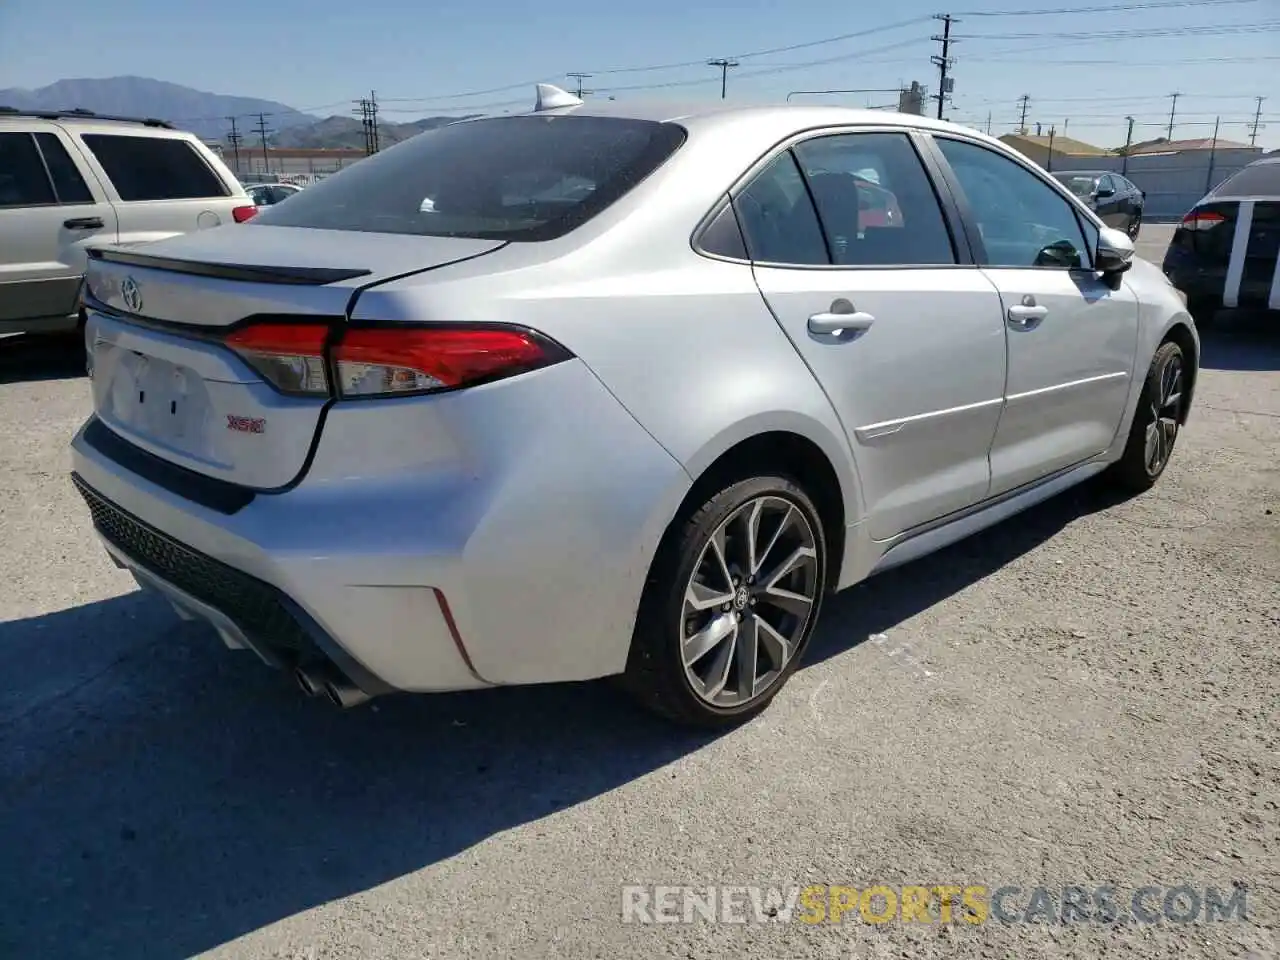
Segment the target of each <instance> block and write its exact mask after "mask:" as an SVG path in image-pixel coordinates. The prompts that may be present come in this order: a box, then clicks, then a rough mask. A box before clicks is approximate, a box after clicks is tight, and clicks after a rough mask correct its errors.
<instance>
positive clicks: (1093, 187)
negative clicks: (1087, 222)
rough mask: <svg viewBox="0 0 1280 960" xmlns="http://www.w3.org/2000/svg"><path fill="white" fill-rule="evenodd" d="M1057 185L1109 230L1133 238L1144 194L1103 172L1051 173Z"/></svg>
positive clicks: (1069, 171) (1118, 176)
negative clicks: (1119, 231)
mask: <svg viewBox="0 0 1280 960" xmlns="http://www.w3.org/2000/svg"><path fill="white" fill-rule="evenodd" d="M1053 175H1054V176H1055V177H1057V178H1058V181H1059V182H1060V183H1062V184H1063V186H1065V187H1066V188H1067V189H1068V190H1070V191H1071V192H1072V193H1074V194H1075V195H1076V196H1077V197H1079V198H1080V199H1081V200H1083V201H1084V202H1085V203H1087V204H1088V205H1089V206H1090V208H1092V210H1093V212H1094V213H1096V214H1097V215H1098V216H1099V217H1101V218H1102V221H1103V222H1104V223H1105V224H1106V225H1107V226H1109V227H1115V228H1116V229H1117V230H1123V231H1125V233H1127V234H1129V236H1130V237H1134V238H1136V237H1137V236H1138V231H1139V230H1140V229H1141V228H1142V208H1143V207H1144V206H1145V205H1146V200H1147V194H1146V192H1145V191H1143V190H1139V189H1138V188H1137V187H1135V186H1134V185H1133V184H1132V183H1131V182H1130V181H1129V180H1126V179H1125V178H1124V177H1122V176H1120V174H1118V173H1108V172H1107V171H1106V170H1065V171H1062V172H1056V171H1055V172H1054V174H1053Z"/></svg>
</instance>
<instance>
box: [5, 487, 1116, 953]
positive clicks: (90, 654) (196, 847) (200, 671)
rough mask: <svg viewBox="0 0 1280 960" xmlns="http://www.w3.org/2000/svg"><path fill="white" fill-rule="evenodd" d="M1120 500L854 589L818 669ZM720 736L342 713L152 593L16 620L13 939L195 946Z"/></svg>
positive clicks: (545, 811) (91, 948)
mask: <svg viewBox="0 0 1280 960" xmlns="http://www.w3.org/2000/svg"><path fill="white" fill-rule="evenodd" d="M1111 502H1114V501H1113V500H1111V499H1109V498H1108V497H1106V496H1104V495H1102V494H1100V493H1098V492H1096V491H1095V488H1094V487H1092V486H1088V487H1085V488H1081V489H1079V490H1077V491H1072V492H1068V493H1066V494H1064V495H1062V496H1060V497H1057V498H1055V499H1053V500H1051V501H1049V502H1047V503H1045V504H1043V505H1041V506H1039V507H1037V508H1034V509H1033V510H1031V511H1028V512H1027V513H1025V514H1023V515H1022V517H1021V518H1019V519H1018V520H1017V521H1016V522H1014V523H1007V524H1003V525H1000V526H998V527H996V528H993V529H991V530H989V531H987V532H985V533H982V534H979V535H977V536H976V537H973V538H970V539H969V540H967V541H964V542H963V543H961V544H957V545H955V546H953V547H951V548H948V549H947V550H945V551H943V552H941V553H939V554H936V555H934V556H933V557H929V558H925V559H923V560H921V561H918V562H916V563H914V564H911V565H910V566H907V567H903V568H900V569H898V570H896V571H889V572H887V573H885V574H882V575H880V576H878V577H876V578H873V579H872V580H871V581H868V582H867V583H866V584H864V585H861V586H859V587H855V588H854V589H853V590H851V591H848V592H846V593H843V594H841V595H840V596H839V597H837V598H834V599H833V601H832V602H831V604H830V605H829V606H828V607H827V610H826V613H825V616H824V619H823V622H822V624H821V626H820V627H819V630H818V633H817V634H816V635H815V638H814V643H813V644H812V646H811V648H810V654H809V656H808V658H807V665H813V664H815V663H820V662H822V661H825V660H827V659H829V658H831V657H833V656H835V655H837V654H839V653H844V652H847V651H849V650H851V649H852V648H854V647H856V646H857V645H858V644H860V643H861V642H863V641H864V640H866V639H867V637H868V636H869V635H871V634H876V633H881V632H885V631H888V630H891V629H893V627H894V626H895V625H896V624H899V623H901V622H902V621H904V620H906V619H907V618H909V617H911V616H914V615H915V614H917V613H919V612H921V611H923V610H925V609H927V608H929V607H931V606H933V605H934V604H936V603H939V602H940V601H942V600H944V599H946V598H947V597H949V596H951V595H952V594H953V593H955V592H957V591H959V590H961V589H963V588H965V587H966V586H968V585H970V584H972V583H974V582H975V581H977V580H979V579H981V578H982V577H985V576H986V575H988V574H989V573H991V572H993V571H994V570H996V569H998V568H999V567H1000V566H1002V565H1003V564H1005V563H1008V562H1009V561H1010V560H1012V559H1014V558H1015V557H1017V556H1020V555H1021V554H1024V553H1026V552H1027V551H1029V550H1032V549H1033V548H1035V547H1036V546H1038V545H1039V544H1041V543H1042V542H1043V541H1045V540H1046V539H1048V538H1049V537H1052V536H1053V535H1054V534H1055V533H1057V532H1058V531H1059V530H1061V529H1062V528H1063V527H1064V526H1066V525H1067V524H1069V523H1071V522H1072V521H1073V520H1075V519H1077V518H1078V517H1080V516H1082V515H1083V514H1085V513H1088V512H1092V511H1093V510H1096V509H1101V508H1102V507H1105V506H1106V505H1107V504H1108V503H1111ZM784 696H785V694H784ZM375 707H376V709H374V708H375ZM713 739H714V736H713V735H710V734H701V733H690V732H687V731H682V730H679V729H676V728H672V727H669V726H667V725H665V724H663V723H661V722H658V721H655V720H652V719H650V718H649V717H648V716H647V715H644V714H641V713H640V712H638V711H637V710H636V709H634V708H632V707H631V706H630V705H629V704H628V703H626V702H625V701H624V700H622V699H621V698H620V697H619V696H618V695H617V693H616V692H615V690H614V688H613V687H612V686H611V685H610V684H609V683H607V682H601V683H587V684H566V685H555V686H546V687H534V688H511V689H506V690H494V691H485V692H482V693H470V694H450V695H438V696H424V697H400V698H388V699H385V700H379V701H376V702H375V703H374V704H370V705H366V706H364V707H361V708H359V709H357V710H353V711H350V712H347V713H341V712H339V711H337V710H335V709H334V708H332V707H330V706H329V705H328V704H326V703H324V702H322V701H320V700H306V699H304V698H302V697H301V696H300V695H299V694H298V693H297V692H296V691H295V690H294V688H293V687H292V686H291V685H290V684H289V683H288V682H287V681H286V680H285V679H284V678H283V677H282V676H280V675H278V674H276V673H274V672H273V671H270V670H267V669H265V668H264V667H262V666H260V665H259V664H258V663H257V662H256V661H254V660H253V659H252V658H251V657H250V656H249V655H248V654H231V653H228V652H227V651H225V650H224V649H222V648H221V646H220V645H219V644H218V642H217V641H216V639H215V638H214V637H213V636H212V635H211V633H210V632H209V631H208V630H206V629H204V628H202V627H198V626H196V625H193V624H188V623H184V622H181V621H179V620H177V618H176V617H175V616H174V614H173V613H172V612H171V610H170V609H169V608H168V607H167V605H165V604H163V603H162V602H160V601H159V600H157V599H154V598H153V597H151V596H150V595H147V594H143V593H139V592H135V593H130V594H126V595H124V596H121V597H117V598H114V599H110V600H104V601H100V602H96V603H91V604H86V605H83V606H79V607H75V608H71V609H67V610H62V611H59V612H56V613H50V614H46V615H43V616H38V617H32V618H29V619H25V620H19V621H14V622H10V623H6V624H0V849H3V850H4V851H5V852H6V854H7V857H6V860H7V863H8V869H7V870H5V871H3V873H0V903H3V904H4V908H3V910H0V955H12V956H33V957H34V956H48V957H59V958H60V960H72V958H77V957H85V958H89V957H92V958H95V960H102V958H106V957H114V956H120V957H130V958H132V957H139V956H155V957H178V956H191V955H193V954H197V953H200V952H202V951H205V950H209V949H211V948H213V947H216V946H218V945H220V944H224V943H227V942H229V941H231V940H234V939H235V938H237V937H239V936H242V935H244V934H246V933H249V932H250V931H253V930H256V929H258V928H261V927H263V926H266V925H268V924H271V923H273V922H275V921H278V920H282V919H284V918H287V917H290V916H292V915H294V914H297V913H299V912H301V911H305V910H308V909H310V908H313V907H316V906H318V905H321V904H324V903H327V902H329V901H333V900H336V899H339V898H343V897H346V896H348V895H350V894H354V893H359V892H361V891H364V890H368V889H370V888H372V887H375V886H377V885H379V884H382V883H385V882H387V881H390V880H394V879H396V878H398V877H402V876H404V875H406V874H410V873H413V872H414V871H418V870H420V869H422V868H423V867H426V866H428V865H431V864H433V863H437V862H439V861H441V860H443V859H446V858H449V857H452V856H454V855H457V854H460V853H463V852H464V851H466V850H467V849H468V848H469V847H472V846H473V845H475V844H477V843H480V842H481V841H484V840H485V839H487V838H489V837H491V836H493V835H495V834H497V833H499V832H501V831H504V830H507V829H510V828H512V827H516V826H519V825H521V824H527V823H531V822H535V821H537V820H539V819H542V818H544V817H548V816H552V815H554V814H556V813H557V812H558V811H562V810H564V809H566V808H568V807H571V806H573V805H575V804H579V803H583V802H586V801H588V800H590V799H592V798H594V797H596V796H599V795H601V794H603V793H606V792H608V791H610V790H612V789H614V788H617V787H619V786H621V785H623V784H627V783H630V782H632V781H635V780H637V779H639V778H642V777H645V776H650V775H652V776H666V775H668V774H666V773H665V772H664V771H663V768H664V767H665V766H667V765H668V764H670V763H671V762H672V761H675V760H677V759H678V758H680V757H682V756H684V755H686V754H689V753H691V752H693V751H696V750H698V749H700V748H701V747H703V746H705V745H707V744H709V743H711V742H712V740H713ZM422 893H423V896H424V897H425V898H427V899H429V898H430V896H431V891H430V888H429V887H424V888H423V890H422ZM422 908H423V909H424V910H430V909H431V906H430V903H428V902H424V903H423V904H422Z"/></svg>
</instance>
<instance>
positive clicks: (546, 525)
mask: <svg viewBox="0 0 1280 960" xmlns="http://www.w3.org/2000/svg"><path fill="white" fill-rule="evenodd" d="M92 422H93V421H90V424H86V428H88V427H89V426H91V424H92ZM86 428H82V429H81V431H80V432H79V433H78V434H77V435H76V438H75V439H74V441H73V442H72V465H73V471H74V475H75V477H76V478H77V485H78V486H79V487H80V489H81V492H82V493H83V494H84V495H85V498H86V500H87V501H88V502H89V505H90V507H91V509H92V510H93V513H94V521H95V526H96V527H97V530H98V533H99V535H100V536H101V537H102V539H103V540H104V541H105V543H106V545H107V549H108V550H109V552H111V553H112V555H113V556H114V557H115V558H116V560H117V562H118V563H121V564H122V565H124V566H126V567H128V568H130V569H131V570H133V571H134V572H135V576H137V578H138V580H139V581H140V582H141V583H143V584H144V585H146V586H149V587H152V588H154V589H157V590H159V591H160V592H161V593H163V594H165V595H166V596H167V597H168V598H169V599H170V601H171V602H172V603H173V604H174V605H175V607H177V608H178V609H179V610H180V611H181V612H183V613H184V615H185V614H190V615H193V616H196V617H199V618H201V619H204V620H206V621H209V622H210V623H212V624H213V625H214V626H215V628H216V629H217V630H218V631H219V633H220V634H221V635H222V636H223V638H224V641H226V642H228V643H229V645H231V646H248V647H251V648H253V649H255V650H258V651H259V653H260V654H261V655H262V656H263V657H264V659H267V660H268V661H269V662H280V661H285V662H287V661H289V660H291V659H296V658H298V657H300V656H306V655H308V654H310V653H312V652H314V651H317V650H318V651H321V652H323V653H324V655H325V656H326V657H328V658H329V659H332V660H334V662H335V663H336V664H337V666H338V667H339V668H340V669H342V670H343V672H344V673H346V674H347V675H348V677H349V678H350V679H351V680H352V681H353V682H355V683H356V685H357V686H360V687H361V688H362V689H365V690H366V692H369V693H379V692H385V691H386V690H388V689H396V690H405V691H415V692H430V691H446V690H462V689H471V688H475V687H480V686H485V685H489V684H511V683H536V682H547V681H561V680H585V679H591V678H594V677H600V676H605V675H608V674H611V673H617V672H620V671H621V670H622V669H623V668H624V667H625V664H626V656H627V651H628V649H629V645H630V637H631V630H632V626H633V624H634V618H635V610H636V607H637V606H638V603H639V597H640V591H641V589H642V588H643V584H644V580H645V576H646V574H647V571H648V566H649V562H650V560H651V558H652V555H653V552H654V550H655V549H656V547H657V543H658V540H659V538H660V537H661V535H662V533H663V531H664V530H665V527H666V525H667V523H668V522H669V519H670V516H671V515H672V514H673V513H674V512H675V509H676V507H677V506H678V504H679V502H680V500H681V499H682V498H683V496H684V493H685V492H686V491H687V489H688V485H689V482H690V481H689V478H688V475H687V474H685V472H684V471H683V469H682V468H681V467H680V466H679V464H678V463H676V461H675V460H673V459H672V458H671V457H670V455H669V454H667V453H666V451H665V450H663V449H662V448H661V447H660V446H659V445H658V444H657V443H656V441H654V440H653V439H652V438H651V437H650V436H649V435H648V433H646V432H645V431H644V430H643V429H642V428H641V427H640V426H639V425H638V424H637V423H636V422H635V421H634V420H633V419H632V418H631V417H630V415H629V414H628V413H627V412H626V411H625V410H624V409H623V408H622V407H621V406H620V405H619V404H618V403H617V402H616V400H614V399H613V398H612V396H611V395H610V394H609V393H608V392H607V391H605V390H604V389H603V387H601V386H600V385H599V383H598V381H597V380H596V379H595V377H594V376H593V375H592V374H591V372H590V371H589V370H588V369H587V368H586V367H585V365H583V364H582V363H581V362H580V361H569V362H566V363H563V364H558V365H556V366H555V367H551V368H547V369H545V370H541V371H537V372H535V373H532V374H526V375H524V376H522V377H519V378H514V379H513V380H511V381H506V382H503V383H499V384H493V385H490V386H488V387H479V388H474V389H473V390H471V391H464V392H463V393H460V394H454V395H449V396H441V397H437V398H422V399H418V400H396V401H387V402H385V403H383V402H377V403H371V404H352V405H350V407H349V408H345V407H344V405H341V404H340V405H338V406H337V407H335V408H334V411H333V412H332V413H331V415H330V417H329V418H328V420H327V421H326V424H325V426H324V429H323V432H322V435H321V438H320V441H319V443H318V446H317V450H316V456H315V460H314V463H313V464H312V467H311V470H310V471H309V473H308V475H307V477H306V478H305V479H304V480H303V481H302V482H301V483H300V484H299V485H298V486H296V487H294V488H293V489H291V490H289V491H287V492H283V493H274V494H261V493H260V494H258V495H257V496H255V497H254V498H253V499H252V501H251V502H249V503H248V504H247V505H245V506H244V507H243V508H241V509H238V510H235V511H234V512H232V513H226V512H220V511H219V510H217V509H214V508H213V507H211V506H208V505H205V504H201V503H198V502H196V501H195V500H193V499H191V498H189V497H187V496H184V495H183V492H182V491H181V490H180V489H174V488H173V485H169V486H167V487H166V486H160V485H158V484H156V483H154V482H152V481H150V480H148V479H146V478H144V477H142V476H141V475H139V474H138V473H136V472H134V471H132V470H130V469H129V468H128V466H127V465H125V464H122V463H120V462H118V461H117V460H114V459H112V458H111V456H109V455H108V454H106V453H104V452H103V451H102V450H101V449H99V448H97V447H95V446H94V445H91V444H89V443H87V442H86V441H85V439H84V434H85V429H86Z"/></svg>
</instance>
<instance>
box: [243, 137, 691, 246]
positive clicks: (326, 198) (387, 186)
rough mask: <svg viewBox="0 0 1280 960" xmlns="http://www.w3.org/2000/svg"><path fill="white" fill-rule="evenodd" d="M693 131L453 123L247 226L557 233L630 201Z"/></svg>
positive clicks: (492, 236) (514, 236)
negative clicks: (623, 199)
mask: <svg viewBox="0 0 1280 960" xmlns="http://www.w3.org/2000/svg"><path fill="white" fill-rule="evenodd" d="M684 138H685V132H684V130H683V129H682V128H681V127H678V126H675V125H674V124H670V123H655V122H653V121H648V120H631V119H621V118H616V117H575V116H558V117H524V116H522V117H496V118H492V119H485V120H473V121H468V122H464V123H456V124H449V125H448V126H445V127H440V128H438V129H435V130H430V131H427V132H426V133H421V134H418V136H416V137H414V138H412V139H411V140H406V141H405V142H404V143H401V144H397V145H396V146H394V147H392V148H390V149H389V150H386V151H384V152H382V153H377V154H375V155H374V156H372V157H369V158H368V159H367V160H361V161H360V162H359V163H357V164H354V165H353V166H352V167H350V168H349V169H347V170H344V171H342V172H341V173H337V174H334V175H333V176H332V177H328V178H326V179H325V180H322V181H321V182H320V183H318V184H316V185H315V186H313V187H308V188H307V189H306V190H303V191H301V192H300V193H298V194H297V195H296V196H293V197H290V198H289V202H288V203H282V204H280V205H278V206H275V207H270V208H266V209H264V210H263V211H262V212H261V213H260V214H258V216H257V217H255V218H254V219H253V220H250V221H249V223H248V225H249V226H252V225H255V224H262V225H266V226H276V227H314V228H317V229H323V230H355V231H359V232H363V233H408V234H416V235H419V236H428V237H475V238H477V239H485V240H551V239H554V238H555V237H559V236H562V235H564V234H566V233H568V232H569V231H570V230H572V229H574V228H575V227H578V226H580V225H581V224H583V223H585V222H586V221H588V220H590V219H591V218H592V217H594V216H595V215H596V214H598V213H600V212H601V211H602V210H604V209H605V208H606V207H608V206H609V205H610V204H611V203H613V202H614V201H616V200H617V199H618V198H620V197H621V196H622V195H623V194H625V193H626V192H627V191H628V190H630V189H631V188H632V187H634V186H635V185H636V184H637V183H639V182H640V181H641V180H643V179H644V178H645V177H647V176H648V175H649V174H651V173H652V172H653V171H654V170H655V169H657V167H658V166H659V165H661V164H662V162H663V161H665V160H666V159H667V158H668V157H669V156H670V155H671V154H672V153H673V152H674V151H675V150H676V149H677V148H678V147H679V146H680V145H681V144H682V143H683V142H684Z"/></svg>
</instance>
